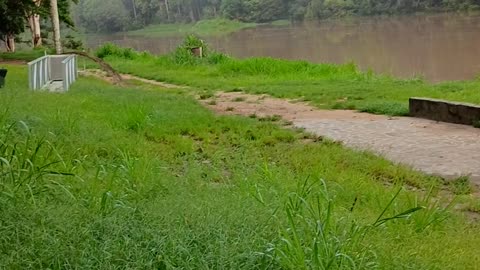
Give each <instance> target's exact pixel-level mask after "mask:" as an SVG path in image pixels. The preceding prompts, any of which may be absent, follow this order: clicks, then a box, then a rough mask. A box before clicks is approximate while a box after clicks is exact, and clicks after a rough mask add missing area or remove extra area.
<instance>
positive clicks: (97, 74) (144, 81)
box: [79, 69, 184, 89]
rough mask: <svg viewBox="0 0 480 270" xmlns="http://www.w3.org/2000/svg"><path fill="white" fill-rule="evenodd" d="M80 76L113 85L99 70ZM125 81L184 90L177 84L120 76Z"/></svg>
mask: <svg viewBox="0 0 480 270" xmlns="http://www.w3.org/2000/svg"><path fill="white" fill-rule="evenodd" d="M79 73H80V75H82V76H93V77H96V78H99V79H102V80H105V81H108V82H111V83H113V78H111V77H108V76H107V73H106V72H105V71H102V70H99V69H87V70H80V71H79ZM120 76H121V77H122V79H123V80H135V81H140V82H143V83H148V84H151V85H156V86H160V87H164V88H170V89H181V88H184V87H183V86H180V85H176V84H170V83H164V82H158V81H154V80H149V79H144V78H141V77H137V76H134V75H130V74H120Z"/></svg>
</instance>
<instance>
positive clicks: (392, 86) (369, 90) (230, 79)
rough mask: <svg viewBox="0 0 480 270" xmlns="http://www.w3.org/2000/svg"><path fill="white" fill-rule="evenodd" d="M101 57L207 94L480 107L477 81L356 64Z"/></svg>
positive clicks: (401, 108) (327, 103) (394, 107)
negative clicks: (388, 72) (433, 79)
mask: <svg viewBox="0 0 480 270" xmlns="http://www.w3.org/2000/svg"><path fill="white" fill-rule="evenodd" d="M107 49H108V46H107ZM127 51H128V50H127ZM103 57H105V58H106V60H107V61H108V62H109V63H111V64H112V65H113V66H114V67H115V68H117V69H118V70H120V71H121V72H125V73H131V74H135V75H138V76H141V77H145V78H149V79H154V80H159V81H167V82H171V83H177V84H185V85H190V86H194V87H198V88H203V89H206V90H208V91H212V90H223V91H245V92H248V93H257V94H260V93H262V94H263V93H265V94H270V95H273V96H276V97H282V98H292V99H303V100H306V101H310V102H311V103H312V104H314V105H316V106H318V107H320V108H330V109H355V110H360V111H365V112H371V113H378V114H390V115H405V114H407V113H408V98H409V97H413V96H420V97H431V98H441V99H447V100H453V101H463V102H471V103H476V104H480V81H479V80H471V81H458V82H445V83H440V84H430V83H428V82H425V81H423V80H421V79H410V80H401V79H396V78H392V77H390V76H383V75H377V74H374V73H372V72H362V71H360V70H359V69H358V68H357V67H356V66H355V65H354V64H345V65H330V64H313V63H309V62H305V61H287V60H280V59H271V58H249V59H235V58H231V57H228V56H225V55H222V54H218V53H215V52H211V53H210V54H208V55H207V57H205V58H204V59H195V58H194V57H192V56H191V55H188V54H187V53H185V52H184V51H182V50H177V52H175V53H172V54H171V55H164V56H153V55H149V54H146V53H135V52H133V51H128V52H127V53H125V52H124V50H123V49H119V48H116V49H111V48H110V49H109V51H108V50H107V52H104V53H103Z"/></svg>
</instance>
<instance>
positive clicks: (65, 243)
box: [0, 45, 480, 269]
mask: <svg viewBox="0 0 480 270" xmlns="http://www.w3.org/2000/svg"><path fill="white" fill-rule="evenodd" d="M206 52H207V54H206V57H205V58H204V59H197V58H193V57H190V58H189V60H188V61H191V62H183V61H184V60H182V59H183V58H178V57H176V56H175V55H169V56H162V57H156V56H152V55H149V54H146V53H138V52H134V51H131V50H124V49H120V48H116V47H113V46H111V45H108V46H105V47H104V48H102V49H101V50H100V51H99V52H98V54H99V56H102V57H104V58H105V59H107V60H108V61H110V62H111V63H113V64H114V65H115V66H116V67H117V68H119V69H120V70H122V71H124V72H125V71H128V72H130V73H134V74H136V75H141V76H144V77H146V78H150V79H157V80H166V81H170V82H181V83H185V84H189V85H196V86H199V87H204V88H205V89H200V90H199V93H202V94H203V95H205V98H208V97H211V93H213V92H214V90H215V89H217V88H218V89H220V86H221V85H222V84H223V86H226V87H231V89H234V88H238V89H240V87H242V88H241V89H251V90H248V91H252V92H269V91H271V92H269V93H270V94H273V95H277V96H288V95H292V96H295V95H300V94H302V95H305V94H306V93H310V96H309V98H311V100H312V101H313V102H314V103H315V102H317V101H318V100H319V98H320V97H322V99H325V100H327V103H328V102H330V103H328V104H330V105H321V104H319V103H316V104H317V105H318V106H333V104H335V101H334V100H336V99H337V96H335V95H336V94H334V93H335V92H334V91H333V89H331V90H328V89H330V87H334V86H335V85H337V86H339V85H342V84H344V87H345V88H340V92H341V93H342V94H341V95H344V94H346V93H347V92H348V93H350V94H351V95H353V96H357V95H358V97H360V96H365V98H367V97H375V96H376V95H378V93H380V91H379V90H374V93H370V92H369V91H370V90H368V89H364V90H363V91H359V89H356V90H355V89H354V90H351V91H346V89H347V88H346V87H347V86H346V85H347V84H350V83H352V84H353V82H355V85H357V86H359V87H360V86H365V87H366V86H368V87H372V88H373V84H374V82H375V81H377V82H378V83H379V85H380V86H382V85H390V86H392V87H393V86H394V85H400V86H402V87H404V88H402V87H400V88H399V89H400V90H398V91H394V93H389V92H388V91H387V92H384V91H382V93H384V94H383V97H385V99H384V100H385V101H384V102H385V103H381V104H383V105H377V107H376V108H391V104H392V102H398V103H399V104H402V102H401V101H398V100H399V97H401V96H402V95H404V94H405V93H404V92H402V91H406V90H405V89H409V88H408V86H412V87H420V88H421V89H427V90H428V91H430V92H429V93H436V91H439V89H440V88H441V86H429V85H427V84H425V83H423V82H419V81H415V82H413V81H397V80H393V79H390V78H385V77H378V76H376V75H369V74H368V73H361V72H359V71H358V70H356V68H355V67H354V66H353V65H345V66H333V65H332V66H331V65H314V64H309V63H304V62H288V61H283V60H273V59H248V60H236V59H232V58H230V57H227V56H225V55H222V54H218V53H216V52H212V51H209V50H206ZM167 67H168V68H167ZM8 69H9V77H8V84H7V87H6V88H2V89H1V90H0V206H1V207H0V217H1V218H0V268H6V269H26V268H34V269H47V268H48V269H63V268H83V269H114V268H122V269H123V268H132V269H176V268H183V269H372V268H379V269H392V268H410V269H474V268H475V267H477V266H478V265H479V263H480V255H479V254H478V250H479V248H480V242H479V239H480V230H479V229H480V228H479V225H478V222H474V221H471V220H470V219H469V218H468V217H467V216H465V215H464V214H463V212H461V211H459V210H458V207H457V206H456V200H455V198H457V200H464V201H465V200H470V196H471V195H470V194H469V193H471V189H468V188H467V187H468V181H467V180H465V179H460V180H458V181H455V183H454V184H448V183H447V182H445V181H444V180H443V179H440V178H438V177H433V176H426V175H424V174H421V173H419V172H415V171H413V170H411V169H409V168H407V167H404V166H399V165H394V164H392V163H390V162H388V161H386V160H384V159H382V158H379V157H377V156H375V155H373V154H371V153H368V152H359V151H354V150H351V149H347V148H345V147H343V146H342V145H341V144H338V143H335V142H331V141H329V140H327V139H324V138H316V137H312V135H311V134H306V133H305V132H303V131H302V130H287V129H282V128H281V127H280V126H279V124H278V123H277V122H279V120H280V119H279V118H278V116H273V117H270V118H259V117H257V116H254V115H252V117H250V118H249V117H238V116H217V115H214V114H213V113H212V112H211V111H209V110H208V109H207V108H205V107H203V106H201V105H200V104H199V103H198V102H197V101H196V100H195V99H194V98H193V96H192V95H191V91H192V90H190V89H163V88H160V87H158V86H152V85H144V84H142V83H136V84H131V85H129V86H112V85H109V84H108V83H106V82H103V81H99V80H96V79H93V78H80V79H79V80H78V81H77V82H76V83H75V84H74V85H73V86H72V88H71V90H70V91H69V92H67V93H63V94H58V93H46V92H30V91H28V86H27V80H26V79H25V78H26V77H27V69H26V67H23V66H13V65H12V66H8ZM159 69H162V71H164V72H155V71H154V70H157V71H158V70H159ZM259 72H260V73H259ZM262 72H265V74H261V73H262ZM199 74H202V75H204V76H200V77H197V75H199ZM260 78H262V79H265V81H263V80H259V79H260ZM217 79H218V80H219V82H216V80H217ZM301 79H305V80H306V81H305V84H306V87H305V88H306V89H310V90H302V91H303V92H299V91H300V87H299V84H300V80H301ZM282 80H283V81H282ZM290 80H291V81H290ZM345 80H346V81H345ZM275 81H276V82H277V84H276V85H277V86H280V85H283V86H282V87H283V88H282V87H279V88H277V89H278V91H273V89H274V88H273V86H275V84H274V85H273V86H269V85H268V84H269V83H274V82H275ZM280 81H282V83H280ZM288 81H290V82H291V83H290V84H289V83H288ZM342 82H343V83H342ZM469 83H470V84H472V85H475V83H474V82H466V83H465V84H469ZM458 85H461V83H459V84H458ZM244 86H248V87H245V88H243V87H244ZM309 87H310V88H309ZM269 89H270V90H269ZM295 89H296V90H295ZM321 89H325V91H326V92H325V95H323V94H322V93H323V92H322V91H320V90H321ZM342 89H343V90H342ZM427 90H425V91H427ZM375 91H376V92H375ZM462 91H463V94H466V93H469V92H468V90H465V91H464V90H462ZM287 93H290V94H287ZM457 93H458V92H457ZM341 95H339V96H341ZM472 95H473V94H472ZM317 98H318V99H317ZM397 98H398V100H397ZM316 100H317V101H316ZM354 100H356V101H355V102H353V103H349V104H350V105H351V106H353V107H355V108H357V107H356V106H358V108H362V106H366V104H374V103H375V102H376V101H375V98H373V100H374V101H373V102H371V103H368V101H367V100H368V99H365V100H363V99H359V98H358V99H354ZM347 103H348V101H347ZM395 104H396V103H395ZM350 105H349V106H350ZM345 106H347V105H345ZM382 106H386V107H382ZM402 106H403V105H402ZM385 110H386V111H385V113H387V112H391V110H390V109H385ZM374 111H375V110H374ZM375 112H380V111H378V110H376V111H375ZM307 139H309V140H307ZM439 192H443V193H445V192H448V193H449V194H453V193H458V194H459V195H449V196H440V195H439ZM469 205H470V209H477V208H478V207H477V206H478V200H473V199H472V200H471V202H470V204H469Z"/></svg>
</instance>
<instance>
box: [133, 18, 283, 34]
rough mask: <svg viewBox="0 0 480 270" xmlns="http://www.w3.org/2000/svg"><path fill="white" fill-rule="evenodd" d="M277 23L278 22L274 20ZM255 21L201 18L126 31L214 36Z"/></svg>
mask: <svg viewBox="0 0 480 270" xmlns="http://www.w3.org/2000/svg"><path fill="white" fill-rule="evenodd" d="M275 23H278V22H275ZM257 25H258V24H257V23H244V22H239V21H232V20H227V19H211V20H201V21H199V22H196V23H193V24H157V25H149V26H147V27H145V28H142V29H139V30H134V31H129V32H126V34H127V35H131V36H147V37H167V36H185V35H187V34H197V35H201V36H216V35H224V34H229V33H232V32H236V31H239V30H242V29H245V28H253V27H256V26H257Z"/></svg>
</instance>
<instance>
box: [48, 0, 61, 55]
mask: <svg viewBox="0 0 480 270" xmlns="http://www.w3.org/2000/svg"><path fill="white" fill-rule="evenodd" d="M50 15H51V17H52V25H53V43H54V44H55V51H56V53H57V54H61V53H62V43H61V42H60V20H59V18H58V5H57V0H50Z"/></svg>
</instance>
